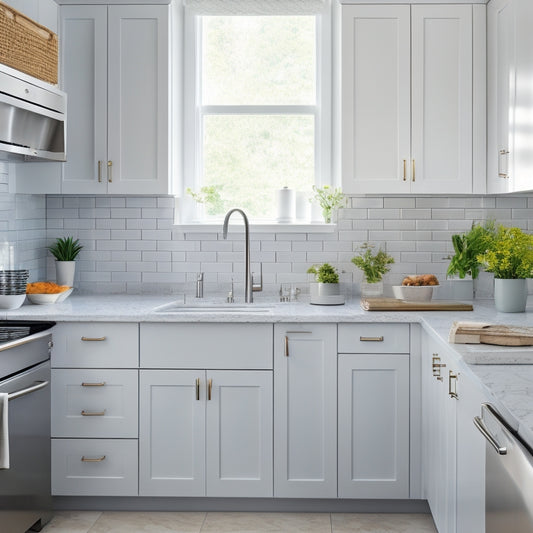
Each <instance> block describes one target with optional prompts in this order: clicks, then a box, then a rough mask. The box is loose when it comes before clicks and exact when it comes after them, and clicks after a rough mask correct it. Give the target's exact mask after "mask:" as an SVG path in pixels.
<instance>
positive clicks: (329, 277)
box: [307, 263, 344, 305]
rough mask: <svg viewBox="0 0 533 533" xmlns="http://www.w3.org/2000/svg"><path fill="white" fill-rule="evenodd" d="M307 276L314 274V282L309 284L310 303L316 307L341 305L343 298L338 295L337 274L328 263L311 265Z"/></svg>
mask: <svg viewBox="0 0 533 533" xmlns="http://www.w3.org/2000/svg"><path fill="white" fill-rule="evenodd" d="M307 273H308V274H314V276H315V282H314V283H310V284H309V292H310V294H311V303H312V304H318V305H336V304H343V303H344V298H343V297H342V296H341V294H340V286H339V273H338V272H337V269H336V268H335V267H333V266H331V265H330V264H329V263H323V264H322V265H313V266H311V267H309V268H308V269H307Z"/></svg>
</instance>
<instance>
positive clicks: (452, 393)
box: [448, 370, 459, 400]
mask: <svg viewBox="0 0 533 533" xmlns="http://www.w3.org/2000/svg"><path fill="white" fill-rule="evenodd" d="M458 378H459V372H457V374H454V373H453V372H452V371H451V370H450V372H449V374H448V394H449V395H450V398H455V399H456V400H457V399H458V398H459V396H458V395H457V379H458ZM452 379H453V380H454V381H453V390H452Z"/></svg>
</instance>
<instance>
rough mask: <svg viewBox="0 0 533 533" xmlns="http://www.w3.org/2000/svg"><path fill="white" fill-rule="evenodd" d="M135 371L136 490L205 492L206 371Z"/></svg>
mask: <svg viewBox="0 0 533 533" xmlns="http://www.w3.org/2000/svg"><path fill="white" fill-rule="evenodd" d="M140 374H141V375H140V427H139V436H140V439H139V494H140V495H141V496H205V404H206V386H205V371H204V370H142V371H141V373H140ZM197 380H198V381H197ZM197 383H198V385H197Z"/></svg>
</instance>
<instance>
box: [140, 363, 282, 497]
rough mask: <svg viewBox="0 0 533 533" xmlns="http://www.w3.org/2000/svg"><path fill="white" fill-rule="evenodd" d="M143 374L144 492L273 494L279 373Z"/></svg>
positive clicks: (229, 495)
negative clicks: (274, 387)
mask: <svg viewBox="0 0 533 533" xmlns="http://www.w3.org/2000/svg"><path fill="white" fill-rule="evenodd" d="M140 374H141V375H140V443H139V446H140V450H139V476H140V482H139V494H140V495H141V496H213V497H222V496H226V497H271V496H272V486H273V481H272V471H273V465H272V460H273V458H272V424H273V421H272V371H269V370H235V371H233V370H142V371H141V373H140Z"/></svg>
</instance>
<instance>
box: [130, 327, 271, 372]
mask: <svg viewBox="0 0 533 533" xmlns="http://www.w3.org/2000/svg"><path fill="white" fill-rule="evenodd" d="M140 327H141V330H140V339H141V341H140V345H141V368H212V369H214V370H218V369H241V370H246V369H249V370H259V369H271V368H272V349H273V337H272V336H273V333H272V332H273V327H272V325H271V324H141V326H140Z"/></svg>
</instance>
